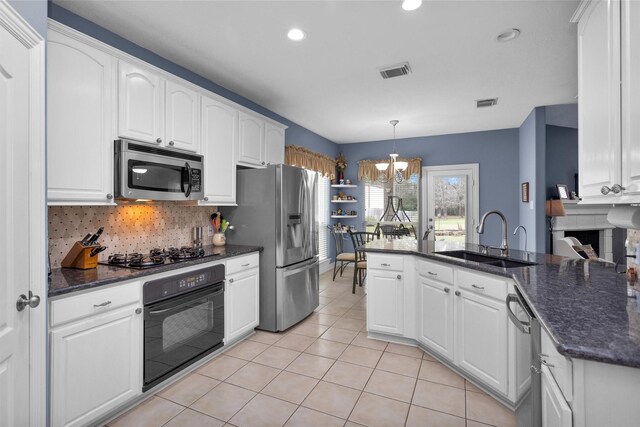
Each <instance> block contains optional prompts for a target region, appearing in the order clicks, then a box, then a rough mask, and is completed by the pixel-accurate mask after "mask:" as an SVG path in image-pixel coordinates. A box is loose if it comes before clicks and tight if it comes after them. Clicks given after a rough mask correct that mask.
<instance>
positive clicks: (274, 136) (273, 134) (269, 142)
mask: <svg viewBox="0 0 640 427" xmlns="http://www.w3.org/2000/svg"><path fill="white" fill-rule="evenodd" d="M264 141H265V151H266V154H265V155H266V159H265V160H266V162H267V164H268V165H279V164H281V163H284V129H282V128H281V127H278V126H275V125H272V124H271V123H265V125H264Z"/></svg>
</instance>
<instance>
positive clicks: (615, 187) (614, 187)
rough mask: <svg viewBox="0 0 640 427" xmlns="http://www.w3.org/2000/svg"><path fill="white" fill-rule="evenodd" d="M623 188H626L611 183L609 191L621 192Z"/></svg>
mask: <svg viewBox="0 0 640 427" xmlns="http://www.w3.org/2000/svg"><path fill="white" fill-rule="evenodd" d="M624 190H626V188H624V187H623V186H622V185H620V184H613V186H612V187H611V191H613V193H614V194H618V193H622V192H623V191H624Z"/></svg>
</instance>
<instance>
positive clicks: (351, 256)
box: [327, 225, 356, 281]
mask: <svg viewBox="0 0 640 427" xmlns="http://www.w3.org/2000/svg"><path fill="white" fill-rule="evenodd" d="M327 228H328V229H329V230H330V231H331V234H332V235H333V240H334V241H335V243H336V257H335V259H334V261H333V281H335V280H336V274H338V271H340V277H342V272H343V271H344V269H345V268H347V266H348V265H349V264H350V263H352V262H355V261H356V254H355V253H354V252H344V247H343V245H342V244H343V243H344V235H345V233H344V232H343V231H342V228H338V227H335V226H333V225H327ZM338 262H340V267H338Z"/></svg>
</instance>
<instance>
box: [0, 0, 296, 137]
mask: <svg viewBox="0 0 640 427" xmlns="http://www.w3.org/2000/svg"><path fill="white" fill-rule="evenodd" d="M0 1H2V0H0ZM48 28H49V30H52V31H55V32H57V33H60V34H62V35H65V36H67V37H70V38H72V39H75V40H77V41H79V42H80V43H84V44H86V45H88V46H91V47H93V48H95V49H98V50H101V51H103V52H105V53H107V54H108V55H111V56H113V57H115V58H116V59H118V60H123V61H127V62H129V63H131V64H134V65H137V66H140V67H144V68H146V69H148V70H149V71H151V72H153V73H155V74H158V75H160V77H162V78H164V79H167V80H171V81H174V82H177V83H179V84H180V85H182V86H186V87H188V88H191V89H193V90H194V91H196V92H198V93H199V94H201V95H204V96H207V97H210V98H213V99H214V100H216V101H218V102H222V103H223V104H225V105H228V106H230V107H232V108H235V109H237V110H239V111H242V112H244V113H247V114H250V115H252V116H254V117H256V116H257V117H258V118H260V119H261V120H264V121H265V122H267V123H271V124H272V125H274V126H276V127H278V128H280V129H287V128H288V126H287V125H285V124H282V123H280V122H277V121H275V120H274V119H272V118H270V117H267V116H264V115H262V114H260V113H258V112H257V111H254V110H252V109H250V108H247V107H245V106H243V105H240V104H237V103H236V102H234V101H231V100H230V99H227V98H225V97H223V96H221V95H218V94H217V93H215V92H210V91H209V90H207V89H205V88H203V87H202V86H198V85H196V84H195V83H192V82H190V81H188V80H185V79H183V78H181V77H178V76H176V75H175V74H171V73H169V72H167V71H165V70H163V69H162V68H158V67H156V66H155V65H152V64H149V63H148V62H144V61H142V60H141V59H140V58H136V57H135V56H133V55H129V54H128V53H126V52H123V51H121V50H119V49H116V48H115V47H113V46H110V45H108V44H106V43H103V42H101V41H100V40H96V39H94V38H93V37H90V36H88V35H86V34H84V33H82V32H80V31H78V30H75V29H73V28H71V27H69V26H67V25H64V24H62V23H60V22H58V21H54V20H53V19H51V18H49V23H48ZM176 65H178V66H181V65H180V64H176ZM183 68H185V69H186V70H188V68H186V67H183ZM188 71H190V70H188ZM192 72H193V71H192ZM194 74H197V73H195V72H194ZM203 79H205V80H208V79H206V78H205V77H203ZM209 81H210V80H209Z"/></svg>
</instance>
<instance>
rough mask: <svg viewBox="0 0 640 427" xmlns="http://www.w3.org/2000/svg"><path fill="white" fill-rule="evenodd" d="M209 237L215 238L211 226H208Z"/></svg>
mask: <svg viewBox="0 0 640 427" xmlns="http://www.w3.org/2000/svg"><path fill="white" fill-rule="evenodd" d="M207 236H213V226H212V225H211V224H209V225H207Z"/></svg>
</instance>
